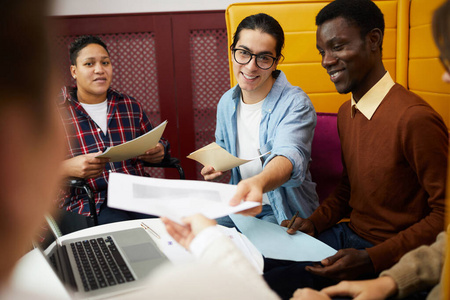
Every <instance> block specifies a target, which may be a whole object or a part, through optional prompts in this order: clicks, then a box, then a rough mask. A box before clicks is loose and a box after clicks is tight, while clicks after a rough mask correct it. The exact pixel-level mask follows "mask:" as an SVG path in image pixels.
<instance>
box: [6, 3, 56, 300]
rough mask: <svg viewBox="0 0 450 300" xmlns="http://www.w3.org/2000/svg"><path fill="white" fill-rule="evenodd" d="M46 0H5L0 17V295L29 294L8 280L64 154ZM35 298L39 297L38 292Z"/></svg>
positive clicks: (47, 205)
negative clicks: (48, 35)
mask: <svg viewBox="0 0 450 300" xmlns="http://www.w3.org/2000/svg"><path fill="white" fill-rule="evenodd" d="M47 8H48V2H47V1H35V0H14V1H2V2H1V3H0V9H1V11H3V12H7V13H5V14H4V15H3V16H2V18H1V19H0V40H1V41H2V43H3V47H0V68H1V69H2V70H3V72H2V73H1V75H0V94H1V100H0V139H1V140H2V143H3V144H2V147H0V165H1V166H2V167H1V168H0V173H1V175H0V178H2V180H1V181H0V190H1V194H0V239H1V242H2V246H1V248H0V298H1V299H30V298H31V297H30V295H23V294H22V293H21V292H19V291H17V290H14V289H13V288H12V287H11V286H10V283H9V279H10V276H11V272H12V270H13V268H14V266H15V264H16V262H17V261H18V260H19V258H20V257H21V256H23V255H24V254H25V253H26V252H27V251H28V250H30V249H31V241H32V240H33V239H34V238H35V237H37V236H38V234H39V230H40V229H41V225H42V224H44V221H45V219H44V214H46V213H48V212H49V211H50V210H51V207H53V206H54V199H55V197H56V193H57V190H58V185H59V180H58V179H59V177H58V171H59V168H60V164H61V161H62V159H63V157H64V156H63V155H64V153H63V150H62V149H64V144H63V139H62V138H63V132H62V126H61V124H60V122H59V118H58V114H57V111H56V108H55V106H54V101H55V98H56V97H52V95H56V94H57V93H58V88H57V85H56V84H55V86H51V84H52V83H55V82H56V83H57V82H58V81H57V80H56V79H57V78H56V76H55V74H54V72H53V70H52V67H51V66H52V63H51V61H52V59H51V57H50V55H49V52H48V50H49V49H48V43H47V28H46V25H45V21H46V19H45V18H46V17H45V14H46V13H47ZM33 299H36V297H35V296H33Z"/></svg>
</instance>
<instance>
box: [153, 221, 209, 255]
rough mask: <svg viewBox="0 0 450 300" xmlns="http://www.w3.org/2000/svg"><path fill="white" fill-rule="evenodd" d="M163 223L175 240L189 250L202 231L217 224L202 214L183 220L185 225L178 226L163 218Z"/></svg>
mask: <svg viewBox="0 0 450 300" xmlns="http://www.w3.org/2000/svg"><path fill="white" fill-rule="evenodd" d="M161 221H162V222H163V223H164V225H166V230H167V232H168V233H169V234H170V235H171V236H172V237H173V238H174V240H175V241H177V243H179V244H180V245H181V246H183V247H184V248H186V249H189V246H190V244H191V242H192V240H193V239H194V238H195V237H196V236H197V234H199V233H200V232H201V231H202V230H204V229H206V228H208V227H210V226H215V225H216V224H217V223H216V221H214V220H211V219H208V218H206V217H205V216H203V215H201V214H196V215H193V216H190V217H186V218H183V220H182V221H183V223H184V225H181V224H178V223H176V222H174V221H172V220H170V219H168V218H165V217H162V218H161Z"/></svg>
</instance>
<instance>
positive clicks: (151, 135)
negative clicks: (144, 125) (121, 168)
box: [96, 120, 167, 162]
mask: <svg viewBox="0 0 450 300" xmlns="http://www.w3.org/2000/svg"><path fill="white" fill-rule="evenodd" d="M166 125H167V120H166V121H164V122H162V123H161V124H159V125H158V126H157V127H155V128H153V129H152V130H151V131H149V132H147V133H146V134H143V135H141V136H139V137H137V138H135V139H133V140H131V141H128V142H125V143H123V144H120V145H117V146H113V147H108V148H107V149H106V150H105V152H103V153H102V154H100V155H97V156H96V157H109V159H110V162H117V161H123V160H126V159H130V158H133V157H136V156H139V155H142V154H144V153H145V151H147V150H149V149H151V148H154V147H155V146H156V145H157V144H158V142H159V140H160V139H161V136H162V134H163V132H164V129H165V128H166Z"/></svg>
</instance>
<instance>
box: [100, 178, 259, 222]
mask: <svg viewBox="0 0 450 300" xmlns="http://www.w3.org/2000/svg"><path fill="white" fill-rule="evenodd" d="M236 188H237V186H236V185H231V184H224V183H215V182H208V181H198V180H176V179H160V178H150V177H142V176H134V175H128V174H122V173H114V172H111V173H110V174H109V184H108V206H109V207H112V208H116V209H122V210H129V211H135V212H140V213H145V214H150V215H156V216H165V217H168V218H169V219H172V220H173V221H175V222H178V223H180V224H181V223H182V222H181V219H182V218H183V217H187V216H190V215H194V214H197V213H201V214H203V215H204V216H205V217H208V218H210V219H216V218H219V217H223V216H226V215H229V214H232V213H236V212H239V211H242V210H246V209H250V208H253V207H255V206H258V205H260V203H258V202H250V201H246V202H242V203H240V204H239V205H237V206H230V205H229V204H228V203H229V201H230V199H231V198H232V197H233V196H234V194H235V192H236Z"/></svg>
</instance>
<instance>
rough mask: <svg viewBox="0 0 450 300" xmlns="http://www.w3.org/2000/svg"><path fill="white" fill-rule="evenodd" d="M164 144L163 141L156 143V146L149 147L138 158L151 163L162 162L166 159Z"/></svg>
mask: <svg viewBox="0 0 450 300" xmlns="http://www.w3.org/2000/svg"><path fill="white" fill-rule="evenodd" d="M164 154H165V153H164V146H163V144H161V143H158V144H156V146H155V147H154V148H151V149H148V150H147V151H145V153H144V154H142V155H139V156H138V158H139V159H141V160H143V161H146V162H148V163H151V164H155V163H160V162H161V161H162V160H163V159H164Z"/></svg>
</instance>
